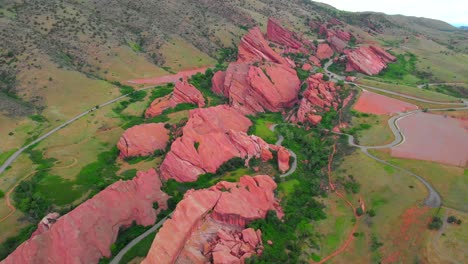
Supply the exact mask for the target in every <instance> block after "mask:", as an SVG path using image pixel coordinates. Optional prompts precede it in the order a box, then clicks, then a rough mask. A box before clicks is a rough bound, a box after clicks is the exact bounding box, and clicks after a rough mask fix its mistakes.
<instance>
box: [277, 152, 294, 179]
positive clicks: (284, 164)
mask: <svg viewBox="0 0 468 264" xmlns="http://www.w3.org/2000/svg"><path fill="white" fill-rule="evenodd" d="M290 157H291V154H289V151H288V150H287V149H286V148H284V147H280V148H279V150H278V167H279V170H280V171H281V172H282V173H285V172H287V171H288V170H289V159H290Z"/></svg>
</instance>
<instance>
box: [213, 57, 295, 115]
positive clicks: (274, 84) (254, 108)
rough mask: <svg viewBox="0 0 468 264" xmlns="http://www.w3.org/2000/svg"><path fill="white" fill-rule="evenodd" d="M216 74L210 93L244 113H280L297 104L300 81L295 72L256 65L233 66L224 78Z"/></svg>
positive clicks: (235, 64)
mask: <svg viewBox="0 0 468 264" xmlns="http://www.w3.org/2000/svg"><path fill="white" fill-rule="evenodd" d="M222 77H223V76H222V74H218V76H217V78H216V80H215V82H213V88H212V89H213V91H215V92H217V93H219V94H223V95H224V96H226V97H228V98H229V104H230V105H231V106H232V107H233V108H235V109H238V110H239V111H240V112H242V113H243V114H255V113H258V112H265V111H272V112H279V111H283V110H284V109H287V108H289V107H292V106H293V105H294V104H295V103H296V102H297V94H298V92H299V89H300V80H299V78H298V77H297V74H296V72H295V71H294V69H292V68H290V67H288V66H285V65H281V64H276V63H265V64H261V65H258V66H255V65H251V64H250V63H232V64H230V65H229V67H228V69H227V70H226V73H225V75H224V85H223V86H221V79H222Z"/></svg>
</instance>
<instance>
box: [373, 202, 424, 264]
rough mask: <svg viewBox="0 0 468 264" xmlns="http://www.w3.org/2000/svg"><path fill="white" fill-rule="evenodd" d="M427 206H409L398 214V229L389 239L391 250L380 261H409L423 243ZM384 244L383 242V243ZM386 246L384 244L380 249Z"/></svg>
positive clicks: (383, 249)
mask: <svg viewBox="0 0 468 264" xmlns="http://www.w3.org/2000/svg"><path fill="white" fill-rule="evenodd" d="M428 212H429V208H428V207H422V208H420V207H416V206H413V207H410V208H408V209H406V211H405V212H404V213H403V214H402V215H401V216H400V224H399V229H398V231H397V232H395V235H394V239H393V241H390V243H389V244H390V245H391V246H390V248H391V250H392V251H391V252H390V253H388V252H387V254H386V255H385V254H384V258H383V260H382V263H384V264H386V263H409V262H412V258H413V257H414V256H415V255H416V253H417V252H418V249H419V248H420V247H421V245H423V243H422V240H423V239H424V231H425V230H427V224H428V223H429V221H430V216H429V214H428ZM384 244H385V243H384ZM386 248H388V247H387V246H384V248H382V251H386V250H385V249H386Z"/></svg>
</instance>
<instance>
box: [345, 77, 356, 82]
mask: <svg viewBox="0 0 468 264" xmlns="http://www.w3.org/2000/svg"><path fill="white" fill-rule="evenodd" d="M345 81H347V82H354V81H356V77H354V76H346V79H345Z"/></svg>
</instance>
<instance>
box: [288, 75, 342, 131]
mask: <svg viewBox="0 0 468 264" xmlns="http://www.w3.org/2000/svg"><path fill="white" fill-rule="evenodd" d="M322 78H323V74H321V73H317V74H314V75H312V76H310V77H309V78H308V79H307V89H306V90H305V91H304V93H303V98H302V99H301V101H300V104H299V109H298V110H297V112H296V113H295V114H294V115H292V116H290V117H289V118H288V119H289V120H290V121H291V122H301V123H311V124H313V125H316V124H318V123H320V121H321V120H322V117H321V116H320V115H319V113H320V112H323V111H328V110H329V109H330V108H334V109H335V110H336V109H337V107H338V105H339V103H340V99H339V96H338V93H337V92H338V90H339V86H336V85H335V83H334V82H328V81H324V80H323V79H322Z"/></svg>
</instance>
